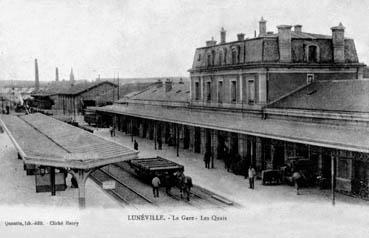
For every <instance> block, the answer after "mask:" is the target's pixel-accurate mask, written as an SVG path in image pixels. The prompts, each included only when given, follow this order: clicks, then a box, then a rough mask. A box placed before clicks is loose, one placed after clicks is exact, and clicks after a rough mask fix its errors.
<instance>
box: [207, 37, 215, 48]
mask: <svg viewBox="0 0 369 238" xmlns="http://www.w3.org/2000/svg"><path fill="white" fill-rule="evenodd" d="M216 44H217V42H216V41H215V40H214V37H211V40H208V41H206V46H214V45H216Z"/></svg>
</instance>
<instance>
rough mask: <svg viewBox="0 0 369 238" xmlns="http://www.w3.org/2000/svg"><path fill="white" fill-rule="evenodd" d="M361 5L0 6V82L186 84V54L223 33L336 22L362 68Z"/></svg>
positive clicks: (141, 1)
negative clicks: (179, 79)
mask: <svg viewBox="0 0 369 238" xmlns="http://www.w3.org/2000/svg"><path fill="white" fill-rule="evenodd" d="M368 10H369V0H366V1H365V0H318V1H315V0H310V1H305V0H299V1H296V0H283V1H282V0H227V1H224V0H204V1H201V0H181V1H180V0H155V1H153V0H152V1H150V0H89V1H87V0H0V80H33V79H34V59H35V58H37V59H38V64H39V72H40V80H42V81H51V80H55V67H58V68H59V73H60V79H63V78H64V79H69V74H70V71H71V68H73V71H74V75H75V77H76V78H77V79H87V80H92V79H95V78H97V77H98V75H99V74H100V76H101V77H102V78H106V77H109V78H112V77H117V76H118V74H119V77H120V78H127V77H163V76H164V77H165V76H189V73H188V69H190V68H191V65H192V60H193V57H194V52H195V49H196V48H197V47H202V46H205V41H206V40H209V39H211V37H212V36H213V37H214V38H215V40H217V41H219V31H220V28H221V27H224V28H225V29H226V31H227V41H231V40H235V39H236V35H237V34H238V33H240V32H243V33H245V35H246V37H253V35H254V30H258V21H259V20H260V18H261V17H262V16H263V17H264V19H266V20H267V30H268V31H277V29H276V26H277V25H281V24H290V25H295V24H301V25H303V31H306V32H313V33H321V34H327V35H330V34H331V30H330V28H331V27H332V26H336V25H338V24H339V22H342V24H343V25H344V26H345V27H346V31H345V34H346V36H347V37H350V38H353V39H354V40H355V43H356V49H357V52H358V55H359V60H360V61H361V62H363V63H369V33H368V29H369V15H368Z"/></svg>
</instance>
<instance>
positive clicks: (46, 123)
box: [0, 113, 138, 206]
mask: <svg viewBox="0 0 369 238" xmlns="http://www.w3.org/2000/svg"><path fill="white" fill-rule="evenodd" d="M0 121H1V122H2V123H1V124H2V126H3V127H4V129H5V131H6V132H7V133H8V135H9V137H10V138H11V140H12V142H13V143H14V145H15V147H16V148H17V150H18V152H19V154H20V155H21V157H22V158H23V160H24V161H25V163H28V164H36V165H43V166H51V167H63V168H70V169H71V170H70V172H71V173H72V174H73V175H74V176H75V177H76V179H77V182H78V185H79V189H80V202H81V200H82V203H83V204H82V206H84V193H85V191H84V184H85V181H86V179H87V177H88V175H89V173H90V172H91V171H92V170H93V169H94V168H97V167H101V166H104V165H107V164H111V163H116V162H120V161H124V160H129V159H134V158H137V154H138V151H135V150H132V149H129V148H127V147H125V146H122V145H120V144H118V143H115V142H113V141H109V140H106V139H104V138H102V137H99V136H96V135H94V134H91V133H89V132H87V131H85V130H82V129H80V128H77V127H74V126H72V125H69V124H67V123H64V122H61V121H58V120H56V119H54V118H52V117H49V116H45V115H43V114H39V113H36V114H30V115H24V116H19V117H17V116H12V115H1V117H0ZM80 204H81V203H80Z"/></svg>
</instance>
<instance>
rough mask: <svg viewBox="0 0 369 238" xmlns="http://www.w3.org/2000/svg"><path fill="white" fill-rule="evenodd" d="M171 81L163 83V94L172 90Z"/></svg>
mask: <svg viewBox="0 0 369 238" xmlns="http://www.w3.org/2000/svg"><path fill="white" fill-rule="evenodd" d="M172 83H173V82H172V81H171V80H170V79H167V80H166V81H165V92H169V91H170V90H172Z"/></svg>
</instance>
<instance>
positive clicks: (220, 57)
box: [218, 51, 223, 65]
mask: <svg viewBox="0 0 369 238" xmlns="http://www.w3.org/2000/svg"><path fill="white" fill-rule="evenodd" d="M218 64H219V65H222V64H223V52H222V51H219V54H218Z"/></svg>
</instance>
